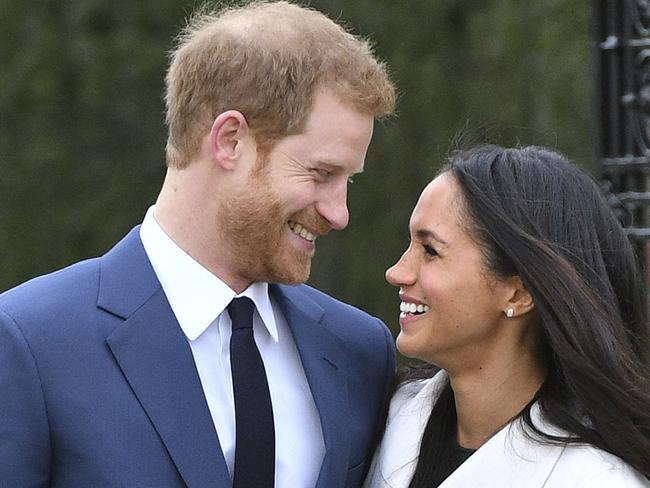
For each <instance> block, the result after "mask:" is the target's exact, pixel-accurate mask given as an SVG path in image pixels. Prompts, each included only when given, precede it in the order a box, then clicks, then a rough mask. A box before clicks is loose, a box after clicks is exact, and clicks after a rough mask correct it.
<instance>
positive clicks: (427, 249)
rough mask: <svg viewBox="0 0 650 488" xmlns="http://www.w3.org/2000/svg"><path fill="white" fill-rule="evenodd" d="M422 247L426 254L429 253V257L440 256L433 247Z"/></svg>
mask: <svg viewBox="0 0 650 488" xmlns="http://www.w3.org/2000/svg"><path fill="white" fill-rule="evenodd" d="M422 247H423V248H424V252H425V253H427V254H428V255H429V256H437V255H438V253H437V252H436V250H435V249H434V248H433V247H431V246H430V245H429V244H422Z"/></svg>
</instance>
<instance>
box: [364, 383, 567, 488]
mask: <svg viewBox="0 0 650 488" xmlns="http://www.w3.org/2000/svg"><path fill="white" fill-rule="evenodd" d="M446 378H447V375H446V372H445V371H440V372H439V373H438V374H436V375H435V376H434V377H433V378H430V379H428V380H422V381H418V382H413V383H409V384H406V385H404V386H402V387H401V388H400V389H399V390H398V391H397V393H396V394H395V397H394V398H393V401H392V403H391V410H390V413H389V418H388V423H387V428H386V433H385V435H384V438H383V440H382V444H381V446H380V449H379V450H378V452H377V454H376V457H375V459H374V461H373V466H372V467H371V472H370V477H369V479H368V480H367V482H366V485H365V486H367V487H372V488H375V487H379V486H382V487H384V486H385V487H388V486H390V487H393V488H406V487H408V485H409V483H410V481H411V478H412V477H413V474H414V472H415V467H416V464H417V458H418V454H419V451H420V441H421V438H422V434H423V432H424V429H425V427H426V425H427V422H428V419H429V414H430V413H431V409H432V408H433V405H434V404H435V402H436V401H437V399H438V396H439V395H440V392H441V390H442V387H443V386H444V384H445V381H446ZM531 418H532V420H533V422H534V423H535V425H537V426H539V427H540V429H541V430H542V431H544V432H548V433H550V434H554V435H560V436H566V435H568V434H567V433H566V432H564V431H561V430H560V429H557V428H555V427H554V426H552V425H550V424H548V423H547V422H545V421H544V420H543V417H542V414H541V410H540V408H539V406H538V405H537V404H535V405H533V408H532V409H531ZM564 449H565V446H564V445H557V444H556V445H552V444H544V443H542V442H539V441H537V440H535V437H534V436H533V434H532V433H530V432H528V430H526V428H525V427H524V426H523V424H522V422H521V421H519V420H515V421H513V422H511V423H509V424H508V425H506V426H505V427H504V428H503V429H502V430H500V431H499V432H497V433H496V434H495V435H494V436H493V437H492V438H491V439H490V440H488V441H487V442H486V443H485V444H484V445H483V446H481V447H480V448H479V449H478V450H477V451H476V452H475V453H474V454H473V455H472V456H471V457H470V458H469V459H468V460H467V461H465V462H464V463H463V464H461V465H460V466H459V467H458V469H457V470H456V471H454V472H453V473H452V474H451V475H450V476H449V477H448V478H447V479H446V480H445V481H444V482H443V483H442V484H441V485H440V488H466V487H468V486H471V487H472V488H501V487H503V486H516V487H518V488H541V487H543V486H544V485H545V483H546V480H547V479H548V477H549V476H550V475H551V473H552V471H553V469H554V467H555V465H556V463H557V461H558V459H559V458H560V456H561V454H562V452H563V451H564Z"/></svg>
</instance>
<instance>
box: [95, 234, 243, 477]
mask: <svg viewBox="0 0 650 488" xmlns="http://www.w3.org/2000/svg"><path fill="white" fill-rule="evenodd" d="M137 231H138V229H137V228H136V229H134V230H133V231H132V232H131V233H130V234H129V235H128V236H127V237H126V238H125V239H124V240H123V241H122V242H120V243H119V244H118V245H117V246H116V247H115V248H114V249H113V250H111V251H110V252H109V253H108V254H107V255H106V256H104V257H103V258H102V263H101V278H100V292H99V299H98V306H99V307H100V308H102V309H104V310H107V311H109V312H111V313H113V314H115V315H118V316H120V317H122V318H125V319H126V320H125V321H124V322H123V323H122V324H120V326H118V327H117V328H116V329H115V330H114V331H113V333H112V334H111V335H110V336H109V337H108V338H107V343H108V345H109V347H110V349H111V351H112V353H113V355H114V357H115V360H116V361H117V363H118V364H119V366H120V369H121V370H122V373H123V374H124V376H125V378H126V380H127V381H128V383H129V385H130V386H131V388H132V390H133V392H134V393H135V395H136V396H137V398H138V400H139V402H140V404H141V405H142V407H143V409H144V410H145V411H146V412H147V415H148V416H149V418H150V420H151V422H152V424H153V425H154V427H155V429H156V431H157V432H158V434H159V435H160V438H161V439H162V441H163V443H164V445H165V447H166V448H167V451H168V452H169V455H170V456H171V458H172V460H173V462H174V463H175V465H176V467H177V468H178V471H179V473H180V475H181V476H182V478H183V480H184V481H185V483H186V484H187V486H188V487H190V488H193V487H195V488H201V487H207V486H229V485H230V483H231V481H230V477H229V475H228V470H227V468H226V463H225V460H224V458H223V454H222V453H221V449H220V446H219V441H218V438H217V434H216V431H215V428H214V424H213V422H212V419H211V417H210V412H209V409H208V406H207V403H206V400H205V396H204V394H203V389H202V387H201V383H200V380H199V377H198V373H197V371H196V367H195V365H194V360H193V357H192V352H191V349H190V347H189V344H188V343H187V339H186V338H185V336H184V335H183V333H182V331H181V329H180V327H179V325H178V323H177V322H176V319H175V317H174V315H173V312H172V310H171V308H170V306H169V303H168V302H167V299H166V297H165V294H164V292H163V290H162V288H161V287H160V284H159V283H158V281H157V279H156V276H155V273H154V271H153V269H152V268H151V265H150V264H149V260H148V259H147V257H146V253H145V251H144V248H143V247H142V244H141V242H140V239H139V235H138V233H137Z"/></svg>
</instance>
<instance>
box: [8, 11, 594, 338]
mask: <svg viewBox="0 0 650 488" xmlns="http://www.w3.org/2000/svg"><path fill="white" fill-rule="evenodd" d="M196 5H197V3H196V2H190V1H186V2H183V1H179V0H157V1H156V2H153V1H150V0H142V1H138V2H134V1H132V0H113V1H112V2H106V1H105V0H101V1H100V0H83V1H81V0H76V1H75V0H71V1H67V2H61V1H59V0H41V1H40V2H24V1H22V0H0V11H1V12H2V16H1V17H0V23H1V24H2V29H1V30H2V32H3V39H2V42H1V43H0V86H1V87H2V89H1V90H0V270H1V272H0V289H5V288H8V287H10V286H13V285H16V284H18V283H19V282H21V281H24V280H26V279H28V278H29V277H31V276H34V275H37V274H42V273H45V272H48V271H51V270H53V269H56V268H58V267H61V266H64V265H66V264H68V263H70V262H73V261H76V260H79V259H82V258H84V257H88V256H94V255H97V254H100V253H103V252H104V251H105V250H106V249H108V248H109V247H110V246H111V245H112V244H113V243H114V242H116V241H117V240H118V239H119V238H120V237H121V236H122V235H123V234H124V233H126V232H127V231H128V230H129V229H130V228H131V227H132V226H133V225H135V224H137V223H139V222H140V221H141V219H142V217H143V215H144V212H145V211H146V208H147V207H148V206H149V205H150V204H151V203H152V202H153V201H154V199H155V197H156V194H157V191H158V189H159V187H160V184H161V182H162V179H163V176H164V143H165V138H166V135H165V128H164V125H163V118H164V115H163V111H164V107H163V101H162V96H163V78H164V72H165V69H166V62H167V58H166V53H167V51H168V50H169V49H170V48H171V46H172V43H173V36H174V35H175V33H176V32H177V30H178V28H179V27H180V26H182V25H183V23H184V19H185V18H186V17H187V16H188V14H189V13H190V12H191V11H192V10H193V9H194V8H195V7H196ZM311 5H312V6H313V7H315V8H317V9H319V10H321V11H323V12H326V13H328V14H329V15H330V16H331V17H332V18H334V19H338V20H339V21H342V22H344V23H345V24H346V25H348V26H349V27H350V29H351V30H353V31H354V32H355V33H358V34H361V35H364V36H368V37H370V38H371V39H373V40H374V42H375V45H376V52H377V53H378V54H379V56H380V57H381V58H382V59H384V60H385V61H386V62H387V64H388V65H389V66H390V69H391V72H392V74H393V78H394V80H395V81H396V83H397V85H398V87H399V90H400V93H401V96H400V100H399V106H398V115H397V117H393V118H391V119H388V120H386V121H384V122H382V123H380V124H378V126H377V127H376V130H375V138H374V140H373V143H372V145H371V148H370V152H369V155H368V160H367V164H366V172H365V173H364V174H363V175H361V176H360V177H358V178H357V179H356V180H355V183H354V185H353V187H352V188H351V192H350V211H351V216H352V217H351V225H350V227H349V228H348V229H347V230H346V231H344V232H342V233H336V234H332V235H330V236H328V237H327V238H325V239H323V240H322V241H319V250H318V253H317V255H316V259H315V263H314V270H313V273H312V278H311V280H310V283H312V284H313V285H315V286H317V287H319V288H321V289H323V290H325V291H327V292H329V293H331V294H332V295H334V296H336V297H338V298H341V299H343V300H345V301H348V302H351V303H354V304H356V305H358V306H360V307H362V308H365V309H366V310H368V311H369V312H371V313H373V314H375V315H378V316H380V317H382V318H383V319H384V320H385V321H386V322H387V323H388V324H389V325H390V326H391V327H393V328H395V327H396V326H397V320H396V319H397V313H398V312H397V309H398V308H397V307H398V302H397V294H396V291H395V290H394V289H391V287H390V286H389V285H388V284H386V283H385V281H384V278H383V275H384V270H385V269H386V268H387V267H388V266H389V265H391V264H392V263H393V262H394V261H395V260H396V259H397V258H398V256H399V255H400V253H401V252H402V251H403V249H404V248H405V246H406V243H407V222H408V218H409V214H410V212H411V209H412V207H413V205H414V204H415V201H416V199H417V196H418V194H419V191H420V190H421V189H422V188H423V187H424V186H425V185H426V183H427V182H428V181H429V180H430V178H431V177H432V175H433V174H434V172H435V169H436V168H437V167H438V166H439V165H440V163H441V162H442V161H443V160H444V157H445V154H446V153H447V152H448V149H449V148H450V147H453V146H454V145H455V144H458V143H459V141H460V142H461V143H462V142H466V141H467V140H473V141H474V142H485V141H490V142H495V143H500V144H506V145H512V144H542V145H548V146H551V147H554V148H557V149H559V150H561V151H563V152H565V153H566V154H568V155H569V156H570V157H571V158H572V159H574V160H576V161H577V162H578V163H580V164H582V165H585V166H587V167H590V165H591V159H592V150H591V133H592V127H591V125H592V110H591V107H592V100H591V85H592V79H591V77H592V75H591V50H590V49H591V48H590V46H591V42H590V37H589V19H590V12H589V8H588V4H587V3H586V2H585V1H578V0H562V1H560V0H534V1H533V0H500V1H495V0H485V1H483V2H470V1H469V0H436V1H432V0H400V1H396V0H313V1H312V2H311ZM459 134H460V135H459Z"/></svg>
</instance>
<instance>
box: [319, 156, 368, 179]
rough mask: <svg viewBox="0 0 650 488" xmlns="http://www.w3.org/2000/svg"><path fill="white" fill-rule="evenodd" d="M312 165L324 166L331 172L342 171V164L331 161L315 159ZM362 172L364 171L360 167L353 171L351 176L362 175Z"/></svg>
mask: <svg viewBox="0 0 650 488" xmlns="http://www.w3.org/2000/svg"><path fill="white" fill-rule="evenodd" d="M314 164H316V165H317V166H324V167H326V168H327V169H329V170H331V171H336V170H340V169H342V168H343V167H344V165H343V164H341V163H339V162H337V161H332V160H327V159H315V160H314ZM363 170H364V168H363V166H362V167H361V168H360V169H359V170H358V171H355V172H354V173H352V174H355V175H358V174H361V173H363Z"/></svg>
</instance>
